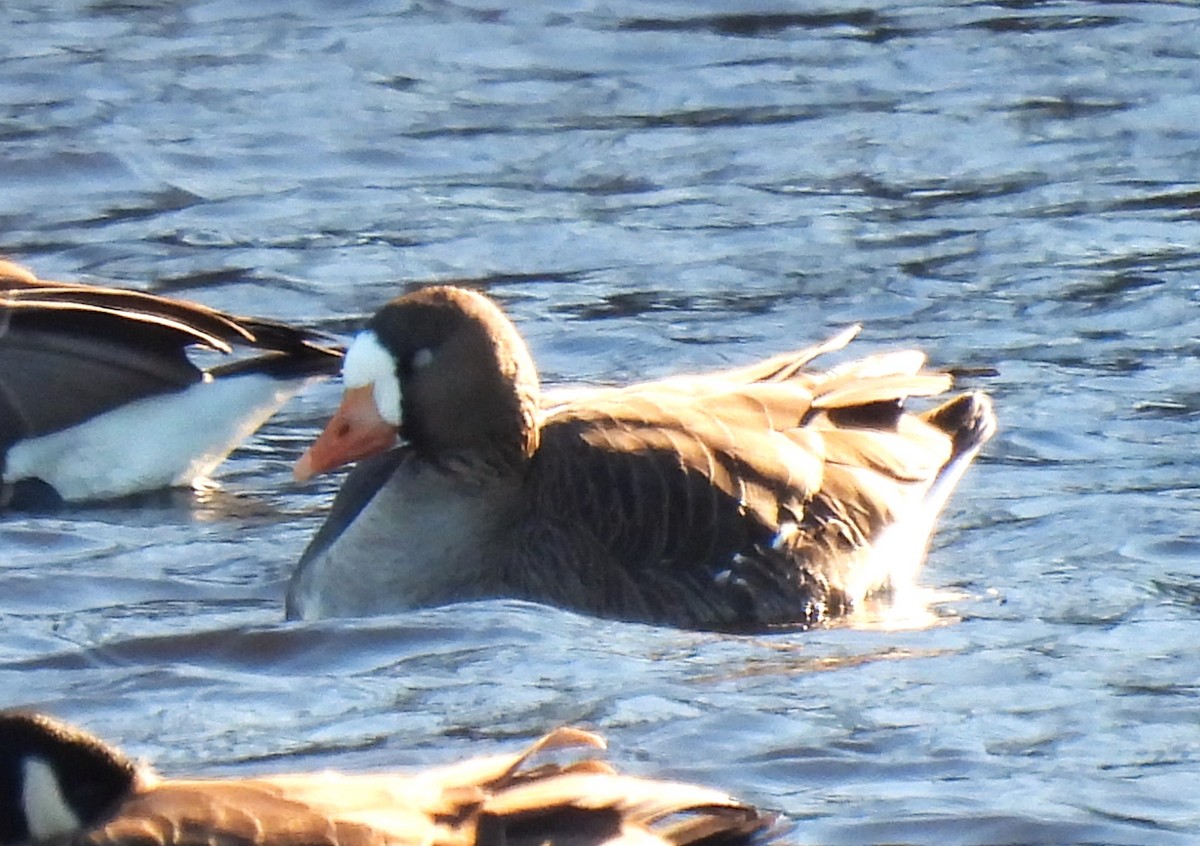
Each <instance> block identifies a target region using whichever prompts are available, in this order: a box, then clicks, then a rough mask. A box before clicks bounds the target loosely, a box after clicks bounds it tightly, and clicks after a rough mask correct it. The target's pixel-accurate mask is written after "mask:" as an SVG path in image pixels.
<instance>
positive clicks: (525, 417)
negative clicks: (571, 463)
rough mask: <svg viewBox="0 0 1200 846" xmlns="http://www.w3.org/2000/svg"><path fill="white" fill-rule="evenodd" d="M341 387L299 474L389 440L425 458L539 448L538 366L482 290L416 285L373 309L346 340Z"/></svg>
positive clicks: (519, 459) (512, 456)
mask: <svg viewBox="0 0 1200 846" xmlns="http://www.w3.org/2000/svg"><path fill="white" fill-rule="evenodd" d="M342 375H343V381H344V382H345V386H346V393H345V396H344V398H343V400H342V405H341V407H340V408H339V409H338V411H337V413H336V414H335V415H334V417H333V419H332V420H331V421H330V422H329V424H328V425H327V426H326V428H325V431H324V432H322V434H321V436H320V437H319V438H318V439H317V441H316V442H315V443H314V444H313V445H312V447H310V448H309V451H308V452H307V453H305V455H304V456H303V457H302V458H301V459H300V461H299V462H297V464H296V469H295V475H296V478H297V479H299V480H303V479H306V478H308V477H309V476H312V475H315V474H317V473H321V472H325V471H327V470H331V469H333V468H335V467H338V466H340V465H342V464H345V463H347V462H350V461H355V460H358V459H361V458H366V457H368V456H370V455H374V454H376V453H379V452H382V451H384V450H385V449H388V448H389V447H391V446H392V445H393V444H394V443H395V441H396V438H397V436H399V437H400V438H402V439H403V440H404V441H406V442H407V443H409V444H410V445H411V446H412V448H413V449H414V450H416V451H417V452H418V453H419V454H421V455H423V456H424V457H426V458H429V459H432V460H437V459H438V458H442V457H447V456H452V455H462V454H467V453H480V454H483V455H485V456H486V457H487V458H488V460H489V462H490V463H493V464H497V465H500V466H511V467H514V468H515V467H519V466H521V464H522V463H523V462H524V461H525V460H526V459H528V458H529V457H530V456H532V455H533V453H534V451H536V449H537V441H538V429H537V408H538V381H537V370H536V368H535V367H534V364H533V359H532V358H531V357H530V355H529V350H528V349H527V348H526V346H525V342H524V341H523V340H522V339H521V336H520V335H519V334H518V333H517V330H516V327H514V326H513V325H512V323H511V322H510V321H509V320H508V318H507V317H505V316H504V313H503V312H501V311H500V309H499V308H498V307H497V306H496V304H495V303H493V302H492V301H491V300H489V299H488V298H487V297H485V296H483V295H482V294H477V293H475V292H473V291H468V290H465V289H462V288H453V287H448V286H437V287H430V288H423V289H421V290H419V291H416V292H414V293H411V294H406V295H405V296H402V297H399V298H397V299H395V300H393V301H392V302H390V303H388V304H387V305H386V306H384V307H383V308H382V309H380V310H379V311H378V312H377V313H376V314H375V316H374V317H372V318H371V319H370V321H368V323H367V325H366V327H365V328H364V330H363V331H362V332H361V333H360V334H359V336H358V337H357V338H356V339H355V340H354V342H353V343H352V344H351V345H350V348H349V350H347V353H346V359H345V364H344V366H343V368H342Z"/></svg>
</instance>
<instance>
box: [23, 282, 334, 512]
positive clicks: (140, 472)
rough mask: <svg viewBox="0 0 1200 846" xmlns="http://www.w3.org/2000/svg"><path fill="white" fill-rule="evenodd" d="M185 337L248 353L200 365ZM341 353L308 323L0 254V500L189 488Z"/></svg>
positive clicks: (45, 500) (330, 368) (33, 502)
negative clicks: (63, 276)
mask: <svg viewBox="0 0 1200 846" xmlns="http://www.w3.org/2000/svg"><path fill="white" fill-rule="evenodd" d="M192 347H199V348H208V349H210V350H215V351H217V352H220V353H232V352H234V351H235V349H237V350H245V351H249V352H250V353H251V357H249V358H242V359H240V360H237V361H233V362H232V363H229V364H223V365H220V366H217V367H213V368H211V369H209V370H207V371H206V370H202V369H200V368H199V367H197V366H196V365H195V364H194V363H193V362H192V361H191V360H190V359H189V358H188V350H189V348H192ZM341 353H342V350H341V349H340V348H339V347H338V346H336V345H335V344H331V343H330V341H329V339H328V338H326V337H324V336H320V335H318V334H317V333H313V332H308V331H306V330H302V329H296V328H292V327H290V326H285V325H283V324H279V323H272V322H269V321H265V320H257V319H253V318H246V317H237V316H234V315H231V314H225V313H223V312H220V311H217V310H215V309H211V308H207V307H205V306H202V305H198V304H196V303H190V302H185V301H182V300H173V299H168V298H166V297H160V296H156V295H154V294H148V293H144V292H141V291H133V290H125V289H121V288H106V287H99V286H93V285H80V284H68V283H62V282H49V281H45V280H41V279H38V278H37V277H35V276H34V275H33V274H32V273H31V272H29V271H28V270H26V269H25V268H24V267H22V266H20V265H17V264H14V263H12V262H8V261H0V508H3V507H5V506H6V505H7V506H13V507H22V506H40V505H45V504H52V503H55V502H57V501H62V500H65V501H69V502H78V501H84V500H99V499H111V498H114V497H119V496H125V495H128V494H132V493H138V492H141V491H148V490H155V489H158V488H167V487H174V486H182V485H190V484H192V483H193V482H194V481H196V480H198V479H202V478H204V477H205V476H207V475H208V474H209V473H211V472H212V471H213V469H214V468H216V466H217V465H218V464H220V463H221V461H223V460H224V459H225V457H226V456H227V455H228V454H229V453H230V452H231V451H232V450H233V449H234V448H235V447H236V446H237V445H238V444H239V443H241V442H242V441H243V440H244V439H245V438H247V437H248V436H249V435H250V434H251V433H253V432H254V431H255V430H256V429H258V427H259V426H261V425H262V424H263V423H264V422H265V421H266V420H267V418H269V417H270V416H271V415H272V414H273V413H274V412H275V411H276V409H278V408H279V406H280V405H282V404H283V403H284V402H285V401H286V400H287V399H288V397H290V396H291V395H292V394H294V393H295V392H296V391H297V390H299V388H300V387H301V386H302V385H303V384H304V383H305V381H306V380H308V379H310V378H312V377H313V376H318V375H329V374H333V373H336V372H337V371H338V369H339V368H340V367H341Z"/></svg>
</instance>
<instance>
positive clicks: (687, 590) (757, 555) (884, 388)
mask: <svg viewBox="0 0 1200 846" xmlns="http://www.w3.org/2000/svg"><path fill="white" fill-rule="evenodd" d="M853 331H854V330H850V331H847V332H845V333H843V334H842V335H841V336H839V337H838V338H835V339H834V340H833V341H831V342H830V343H828V344H825V345H820V346H819V347H815V348H810V349H809V350H804V351H801V352H799V353H793V354H789V355H784V356H779V357H777V358H775V359H772V360H771V361H769V362H764V363H762V364H759V365H753V366H751V367H747V368H741V369H736V370H730V371H725V372H723V373H720V374H710V375H706V376H704V377H682V378H677V379H670V380H663V381H661V382H656V383H651V384H649V385H637V386H633V387H629V388H624V389H603V390H600V391H596V392H593V393H590V394H585V395H582V396H580V397H578V398H576V399H575V400H573V401H570V402H566V403H563V404H561V405H558V406H556V407H554V408H553V409H551V410H550V411H549V412H548V415H547V417H546V419H545V421H544V426H543V431H542V445H543V448H542V450H541V453H540V454H539V456H538V458H537V464H536V466H535V472H534V476H533V478H534V480H535V483H534V487H535V488H536V489H537V490H536V493H537V503H536V506H535V511H536V514H537V516H538V520H540V521H541V522H540V523H539V525H538V526H537V527H536V533H537V534H538V535H539V537H538V538H537V540H536V543H538V544H540V547H538V548H537V553H536V554H547V553H549V554H551V555H554V554H558V555H560V556H564V557H567V558H570V559H571V564H572V566H573V567H574V568H575V569H574V571H573V572H579V573H582V577H581V578H580V579H579V580H578V582H577V583H575V584H568V583H566V582H565V580H564V583H563V584H562V585H560V586H559V587H560V593H559V594H555V593H554V592H553V591H550V592H549V594H548V593H547V585H546V584H545V582H544V581H543V582H540V583H539V584H537V585H527V586H526V587H527V588H528V590H529V593H530V595H531V596H533V597H537V596H538V595H539V594H540V595H541V596H542V597H543V598H546V597H547V596H548V597H549V598H550V599H552V600H555V601H559V602H563V603H564V604H567V605H569V606H572V607H576V608H580V609H581V610H585V611H591V612H596V613H601V614H608V615H616V616H629V617H638V618H642V619H645V618H646V615H645V612H646V610H647V608H650V610H651V612H652V613H651V616H650V618H651V619H655V618H659V619H667V620H671V621H672V622H676V623H679V622H682V623H683V624H685V625H699V626H716V627H722V626H724V625H726V624H728V623H729V622H730V621H734V620H737V621H739V622H744V623H751V624H753V623H756V622H757V623H769V622H773V621H784V620H797V619H800V620H803V619H805V618H806V613H807V612H806V611H805V610H804V609H810V610H811V609H812V608H813V607H814V606H817V605H820V604H822V603H829V602H833V603H844V602H847V601H850V600H852V599H853V598H854V597H853V596H851V595H849V594H847V595H846V596H838V595H836V594H837V593H838V592H839V590H842V589H843V588H845V589H846V590H847V591H848V590H849V588H848V587H846V586H847V584H848V582H849V581H850V580H851V579H852V578H856V577H855V576H854V575H853V570H854V569H855V567H856V565H857V564H858V563H859V559H860V558H861V557H862V556H863V555H865V554H866V552H867V551H868V547H869V545H870V543H871V542H872V540H873V539H874V538H875V537H877V536H878V534H879V533H880V531H881V530H882V529H883V528H884V527H885V526H887V525H889V524H890V523H892V522H893V521H894V520H896V519H897V518H898V517H900V516H902V515H904V514H905V513H907V512H909V511H911V510H912V509H913V508H914V506H915V505H916V504H917V503H919V500H920V497H921V495H922V494H923V491H924V490H925V489H926V488H927V487H928V486H929V485H930V484H931V483H932V482H933V480H934V479H935V478H936V476H937V474H938V473H939V472H940V471H941V469H942V467H943V466H944V465H945V464H946V462H947V461H948V460H949V459H950V458H951V457H952V455H953V451H954V442H953V434H952V433H948V432H947V431H945V430H943V429H942V428H939V427H938V426H937V425H935V423H934V422H932V421H931V420H930V419H927V418H923V417H920V416H917V415H914V414H910V413H907V412H905V410H904V401H905V400H906V399H907V398H908V397H910V396H933V395H936V394H939V393H942V392H944V391H945V390H947V389H948V388H949V387H950V382H951V380H950V377H949V376H948V375H947V374H944V373H932V372H926V371H923V370H922V369H921V368H922V367H923V365H924V356H923V355H922V354H921V353H919V352H915V351H902V352H897V353H885V354H881V355H875V356H870V357H867V358H864V359H861V360H858V361H853V362H849V363H847V364H843V365H840V366H838V367H835V368H833V369H832V370H829V371H826V372H820V373H813V372H808V371H804V370H802V369H801V367H802V366H803V364H806V363H807V362H808V361H810V360H811V359H812V358H813V357H814V355H815V354H816V353H814V352H813V350H816V351H817V352H824V351H827V350H828V349H836V348H838V347H840V346H843V345H844V344H845V343H846V342H847V341H848V340H849V339H850V337H852V335H853ZM734 377H739V378H741V379H743V381H737V379H736V378H734ZM547 523H552V524H553V525H550V526H547V525H546V524H547ZM586 526H604V527H606V534H605V536H604V537H602V538H600V537H595V536H586V535H587V530H586V529H584V528H582V527H586ZM531 531H532V530H531ZM522 540H523V541H526V542H529V541H530V540H531V539H530V535H529V534H526V535H524V536H522ZM547 547H549V549H547ZM542 569H543V572H544V568H542ZM524 571H529V572H530V573H533V575H522V573H523V572H524ZM533 571H534V568H532V567H525V566H524V565H523V564H522V562H521V560H520V559H519V557H518V558H515V559H514V560H513V562H512V564H511V567H510V571H509V573H508V578H509V579H510V580H515V581H516V582H518V583H519V582H520V581H521V579H523V578H525V579H529V578H533V577H534V576H536V577H537V578H539V579H544V578H545V576H544V575H543V574H540V573H534V572H533ZM614 572H621V573H625V574H629V575H627V577H624V578H623V577H618V576H614V575H613V574H614ZM592 574H595V575H592ZM729 576H732V577H733V578H729ZM605 591H607V593H605ZM664 596H665V597H668V599H666V600H664V599H663V597H664ZM656 604H657V605H658V606H659V607H658V608H657V613H654V612H655V606H656ZM667 606H670V607H667ZM813 613H818V611H813Z"/></svg>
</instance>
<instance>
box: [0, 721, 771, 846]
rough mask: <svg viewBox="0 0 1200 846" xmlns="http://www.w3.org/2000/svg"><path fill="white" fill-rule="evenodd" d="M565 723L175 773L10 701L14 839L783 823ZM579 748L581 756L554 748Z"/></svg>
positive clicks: (538, 841)
mask: <svg viewBox="0 0 1200 846" xmlns="http://www.w3.org/2000/svg"><path fill="white" fill-rule="evenodd" d="M603 745H604V743H603V741H602V740H601V739H600V738H599V737H597V736H596V735H594V734H591V733H590V732H585V731H581V730H579V729H571V728H560V729H558V730H556V731H553V732H551V733H550V734H548V735H546V736H545V737H543V738H541V739H540V740H538V741H537V742H535V743H534V744H532V745H531V746H530V747H528V748H527V749H526V750H525V751H523V752H519V753H516V754H509V755H496V756H493V757H487V758H475V759H470V760H466V761H463V762H461V763H458V764H454V765H451V766H447V767H443V768H440V769H434V770H427V771H423V772H419V773H413V774H404V773H396V772H377V773H362V774H340V773H335V772H320V773H311V774H290V775H266V776H259V777H252V778H236V779H232V778H230V779H203V778H181V779H175V778H162V777H160V776H158V775H157V774H156V773H155V772H154V771H153V770H151V769H150V768H149V767H147V766H145V765H141V764H138V763H135V762H134V761H132V760H130V759H129V758H127V757H126V756H125V755H124V754H122V753H121V751H120V750H118V749H115V748H113V747H112V746H110V745H108V744H106V743H105V742H104V741H102V740H100V739H98V738H96V737H94V736H92V735H90V734H88V733H86V732H84V731H81V730H80V729H78V728H76V727H73V726H71V725H68V724H66V723H64V722H61V721H59V720H56V719H54V718H51V717H48V716H46V715H43V714H38V713H33V712H24V711H3V712H0V846H31V844H50V843H53V844H57V846H85V845H86V846H213V844H216V846H317V845H318V844H319V846H405V844H411V846H474V845H475V844H478V846H493V845H494V846H554V845H555V844H562V846H592V844H595V846H600V844H613V846H618V844H628V846H692V844H695V846H736V844H749V843H752V842H767V841H768V840H770V839H772V838H773V837H774V836H775V835H777V834H778V833H779V831H780V829H779V828H778V826H777V825H776V823H775V819H774V817H773V816H772V815H770V814H766V813H762V812H759V811H757V810H756V809H754V808H752V807H750V806H748V805H745V804H743V803H741V802H738V801H736V800H734V799H732V798H730V797H728V796H726V795H724V794H722V793H720V792H719V791H716V790H710V789H707V788H703V787H696V786H693V785H689V784H682V783H676V782H666V781H657V780H652V779H644V778H635V777H631V776H620V775H617V774H616V773H615V772H614V771H613V770H612V768H611V767H609V766H608V765H607V764H605V763H603V762H602V761H600V760H598V759H597V758H596V757H595V755H594V752H595V750H596V749H599V748H603ZM563 749H569V750H571V751H572V752H573V753H574V755H575V760H572V761H569V762H567V763H555V762H552V761H545V762H539V760H538V759H539V758H541V757H543V756H542V755H541V753H544V752H548V751H551V750H563Z"/></svg>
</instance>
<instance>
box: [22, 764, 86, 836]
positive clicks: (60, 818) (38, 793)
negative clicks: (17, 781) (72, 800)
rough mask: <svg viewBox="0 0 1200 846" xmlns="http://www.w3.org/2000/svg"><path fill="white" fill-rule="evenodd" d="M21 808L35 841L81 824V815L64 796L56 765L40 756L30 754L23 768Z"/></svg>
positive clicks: (62, 832)
mask: <svg viewBox="0 0 1200 846" xmlns="http://www.w3.org/2000/svg"><path fill="white" fill-rule="evenodd" d="M22 775H23V776H24V778H23V779H22V780H23V782H24V787H23V788H22V790H21V810H22V811H24V812H25V823H26V826H27V827H28V828H29V837H30V840H32V841H33V842H35V843H36V842H38V841H41V840H50V839H53V838H55V837H61V836H63V835H64V834H70V833H71V832H74V831H77V830H78V829H79V828H80V827H81V825H82V824H81V823H80V821H79V817H78V816H76V815H75V812H74V811H72V810H71V806H70V805H68V804H67V800H66V799H65V798H64V797H63V792H62V785H61V784H59V783H58V777H57V776H56V775H55V774H54V769H53V768H52V767H51V766H50V765H49V764H47V763H46V762H45V761H43V760H41V759H40V758H28V759H26V761H25V765H24V767H23V768H22Z"/></svg>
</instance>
